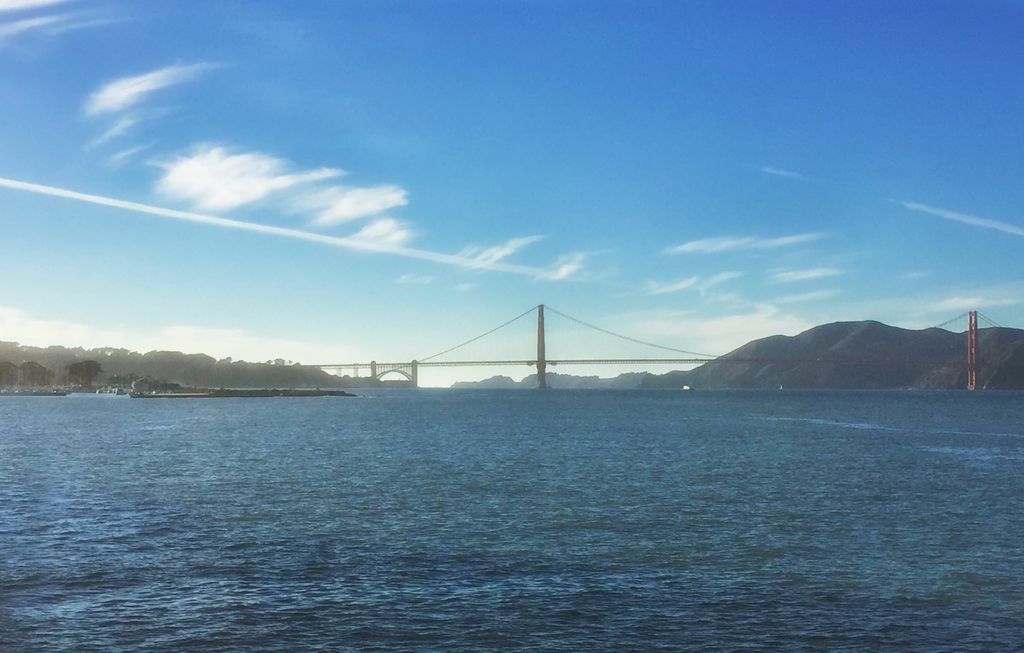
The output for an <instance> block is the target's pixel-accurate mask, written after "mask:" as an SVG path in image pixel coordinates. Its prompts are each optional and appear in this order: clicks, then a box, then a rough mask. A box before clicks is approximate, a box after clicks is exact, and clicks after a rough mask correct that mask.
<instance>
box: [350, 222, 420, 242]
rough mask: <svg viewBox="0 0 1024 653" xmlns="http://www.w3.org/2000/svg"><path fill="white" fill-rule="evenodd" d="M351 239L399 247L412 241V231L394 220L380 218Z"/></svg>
mask: <svg viewBox="0 0 1024 653" xmlns="http://www.w3.org/2000/svg"><path fill="white" fill-rule="evenodd" d="M351 238H352V239H354V240H358V241H360V242H364V243H368V244H376V245H386V246H398V245H404V244H405V243H407V242H409V241H410V240H412V231H410V230H409V229H408V228H407V227H406V226H405V225H404V224H402V223H401V222H399V221H398V220H395V219H394V218H379V219H377V220H374V221H373V222H371V223H370V224H368V225H366V226H365V227H363V228H362V229H360V230H359V231H357V232H356V233H355V234H354V235H353V236H351Z"/></svg>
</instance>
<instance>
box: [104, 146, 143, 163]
mask: <svg viewBox="0 0 1024 653" xmlns="http://www.w3.org/2000/svg"><path fill="white" fill-rule="evenodd" d="M152 146H153V144H152V143H146V144H144V145H136V146H134V147H129V148H126V149H123V150H120V151H118V152H115V153H113V154H111V155H110V156H109V157H107V165H111V166H119V165H121V164H122V163H124V162H125V161H127V160H129V159H131V158H132V157H133V156H135V155H136V154H138V153H139V152H142V151H143V150H146V149H148V148H150V147H152Z"/></svg>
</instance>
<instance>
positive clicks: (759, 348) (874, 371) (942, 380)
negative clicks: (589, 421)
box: [642, 321, 1024, 389]
mask: <svg viewBox="0 0 1024 653" xmlns="http://www.w3.org/2000/svg"><path fill="white" fill-rule="evenodd" d="M965 358H966V341H965V336H964V334H962V333H951V332H949V331H944V330H942V329H924V330H921V331H915V330H910V329H900V328H898V327H893V326H888V325H886V324H882V323H880V322H873V321H861V322H834V323H832V324H824V325H821V326H817V327H814V328H812V329H808V330H807V331H804V332H803V333H800V334H798V335H796V336H770V337H768V338H762V339H760V340H754V341H752V342H749V343H747V344H745V345H743V346H742V347H740V348H739V349H736V350H734V351H731V352H729V353H728V354H726V355H725V356H723V357H722V358H721V359H720V360H718V361H714V362H711V363H707V364H705V365H702V366H700V367H698V368H696V369H694V370H692V371H690V372H685V373H684V372H672V373H669V374H667V375H661V376H657V377H656V376H649V377H648V378H647V379H645V380H644V383H643V385H642V387H678V386H679V385H680V384H681V383H688V384H690V385H691V386H693V387H699V388H764V389H771V388H778V387H780V386H781V387H784V388H840V389H844V388H845V389H868V388H917V389H947V388H948V389H954V388H962V387H964V386H965V385H966V380H967V372H966V369H965ZM977 384H978V387H979V388H991V389H1024V331H1022V330H1019V329H1007V328H989V329H981V330H979V332H978V367H977Z"/></svg>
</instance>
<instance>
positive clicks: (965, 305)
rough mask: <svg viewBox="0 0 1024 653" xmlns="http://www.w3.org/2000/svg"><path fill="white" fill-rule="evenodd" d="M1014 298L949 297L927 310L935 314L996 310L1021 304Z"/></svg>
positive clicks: (1019, 300)
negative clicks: (982, 309)
mask: <svg viewBox="0 0 1024 653" xmlns="http://www.w3.org/2000/svg"><path fill="white" fill-rule="evenodd" d="M1021 301H1022V300H1021V299H1018V298H1016V297H986V296H982V295H977V296H973V297H950V298H948V299H943V300H942V301H939V302H936V303H934V304H932V305H931V306H929V307H928V308H929V310H931V311H934V312H936V313H942V312H946V311H969V310H974V309H979V308H998V307H1000V306H1014V305H1016V304H1020V303H1021Z"/></svg>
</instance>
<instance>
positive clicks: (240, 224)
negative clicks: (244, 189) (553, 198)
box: [0, 177, 563, 279]
mask: <svg viewBox="0 0 1024 653" xmlns="http://www.w3.org/2000/svg"><path fill="white" fill-rule="evenodd" d="M0 187H4V188H10V189H13V190H20V191H23V192H28V193H34V194H37V195H48V196H51V197H62V198H65V199H71V200H76V201H79V202H87V203H89V204H97V205H100V206H109V207H112V208H117V209H123V210H126V211H132V212H135V213H143V214H146V215H155V216H160V217H164V218H170V219H173V220H181V221H184V222H191V223H194V224H202V225H207V226H213V227H221V228H225V229H235V230H239V231H248V232H253V233H260V234H264V235H268V236H277V237H280V238H288V239H293V240H302V241H307V242H314V243H320V244H322V245H329V246H332V247H337V248H340V249H346V250H353V251H360V252H375V253H382V254H391V255H394V256H402V257H406V258H412V259H419V260H424V261H430V262H433V263H439V264H443V265H451V266H455V267H460V268H468V269H487V270H494V271H498V272H508V273H511V274H521V275H527V276H531V277H534V278H541V279H556V278H563V277H561V276H560V275H559V269H557V268H555V269H551V268H543V267H537V266H530V265H518V264H513V263H505V262H504V261H503V259H504V258H505V257H506V256H508V254H511V253H512V252H514V251H517V250H518V249H519V248H520V247H522V246H523V245H525V244H527V243H530V242H534V241H536V240H537V237H535V236H529V237H526V238H519V239H513V240H511V241H509V242H508V243H505V244H503V245H498V246H495V247H490V248H482V249H480V248H478V250H479V252H480V253H486V252H493V253H489V254H487V255H486V256H480V255H477V256H467V255H465V254H464V253H459V254H444V253H441V252H434V251H430V250H424V249H417V248H413V247H407V246H404V245H401V244H398V243H396V242H394V241H393V240H389V239H388V238H389V237H388V236H387V233H388V232H389V231H390V232H394V231H395V230H396V229H399V228H401V227H400V225H396V226H395V228H393V229H390V230H385V229H384V228H382V227H378V228H377V229H378V231H377V233H376V235H377V236H384V238H380V237H378V238H373V237H372V236H374V234H373V233H367V234H364V235H365V236H371V237H363V238H356V237H339V236H328V235H326V234H322V233H316V232H311V231H303V230H301V229H292V228H288V227H278V226H274V225H267V224H260V223H255V222H246V221H243V220H234V219H231V218H222V217H219V216H215V215H208V214H203V213H193V212H189V211H179V210H177V209H168V208H164V207H160V206H152V205H149V204H142V203H139V202H131V201H128V200H121V199H117V198H113V197H104V196H102V195H92V194H89V193H81V192H78V191H73V190H69V189H65V188H58V187H55V186H45V185H42V184H34V183H30V182H24V181H18V180H16V179H7V178H4V177H0ZM390 238H393V236H392V237H390ZM509 243H512V245H510V244H509ZM516 245H518V246H516ZM464 251H465V250H464Z"/></svg>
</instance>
